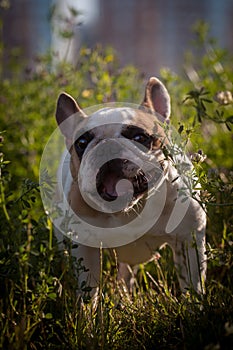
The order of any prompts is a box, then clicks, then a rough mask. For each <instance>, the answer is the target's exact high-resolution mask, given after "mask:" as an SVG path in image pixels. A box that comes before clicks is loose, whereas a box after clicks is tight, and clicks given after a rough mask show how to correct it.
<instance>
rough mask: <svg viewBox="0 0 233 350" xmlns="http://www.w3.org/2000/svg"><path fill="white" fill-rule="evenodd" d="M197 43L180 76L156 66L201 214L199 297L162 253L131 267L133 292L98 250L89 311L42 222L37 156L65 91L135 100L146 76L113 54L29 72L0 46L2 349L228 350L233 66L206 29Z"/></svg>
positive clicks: (68, 260) (41, 64) (97, 51)
mask: <svg viewBox="0 0 233 350" xmlns="http://www.w3.org/2000/svg"><path fill="white" fill-rule="evenodd" d="M195 35H196V41H195V45H196V46H195V54H194V55H193V54H191V53H187V55H186V57H185V58H184V63H183V64H182V65H181V67H183V70H182V72H181V73H180V74H179V75H178V74H175V73H173V72H171V71H169V70H168V69H166V68H162V69H161V72H160V78H161V80H162V81H163V82H164V84H165V85H166V86H167V88H168V90H169V92H170V94H171V97H172V120H173V124H174V125H175V127H176V129H177V131H178V132H179V134H180V136H181V140H182V142H183V143H184V144H185V145H186V148H187V151H188V152H190V154H191V155H192V159H193V163H194V166H195V168H196V171H197V174H198V177H199V181H200V183H201V186H202V197H201V201H202V203H203V205H205V207H206V210H207V213H208V227H207V245H206V255H207V259H208V274H207V282H206V293H205V294H204V295H196V294H195V293H193V292H192V291H190V293H187V295H185V296H184V295H182V294H181V293H180V291H179V286H178V283H177V278H176V274H175V271H174V266H173V260H172V253H171V250H170V249H169V247H166V248H163V249H161V250H160V251H159V254H160V258H159V259H157V260H155V261H153V262H150V263H148V264H146V265H141V266H139V267H138V270H137V273H136V277H135V286H134V290H133V292H132V295H130V294H129V293H128V292H127V291H126V289H125V288H124V285H123V284H121V283H119V282H117V280H116V264H115V261H112V260H111V258H110V257H109V256H108V254H107V253H106V254H103V253H102V252H101V256H102V261H103V267H104V268H103V271H102V277H101V286H100V290H99V294H98V299H97V300H96V301H95V303H94V302H93V300H92V299H90V298H89V292H90V288H89V287H88V285H87V284H85V283H84V284H82V285H78V282H77V278H76V277H75V275H76V274H77V273H78V274H79V273H82V271H83V269H84V268H85V267H84V266H83V264H82V261H81V260H78V261H77V260H75V259H74V258H73V257H72V255H71V254H70V253H71V250H72V248H73V247H72V242H68V241H67V242H66V250H65V251H62V250H59V246H60V243H61V242H57V240H56V239H55V237H54V235H53V227H52V223H51V222H50V220H49V218H48V217H47V216H46V214H45V213H44V210H43V207H42V203H41V199H40V192H39V191H40V188H39V184H38V171H39V163H40V157H41V154H42V152H43V148H44V146H45V144H46V141H47V140H48V138H49V137H50V135H51V133H52V132H53V130H54V128H55V127H56V123H55V118H54V112H55V104H56V100H57V97H58V94H59V93H60V92H61V91H64V90H65V91H66V92H68V93H70V94H72V95H73V96H74V97H75V98H77V99H78V101H79V103H80V104H81V106H82V107H83V108H85V107H87V106H92V105H95V104H99V103H102V102H110V101H120V102H123V101H125V102H132V103H139V102H140V101H141V100H142V98H143V86H144V84H145V81H146V80H147V78H148V77H145V76H144V75H142V74H141V73H140V72H139V71H138V70H137V69H136V68H135V67H133V66H126V67H121V66H120V65H119V62H118V59H117V56H116V54H115V53H114V51H113V50H112V49H110V48H105V49H103V48H101V47H99V46H98V47H95V48H93V49H89V48H85V47H83V48H82V49H81V51H80V54H79V57H78V59H77V64H76V65H75V66H74V65H71V64H69V63H67V62H66V61H62V62H60V63H57V64H56V66H53V65H52V56H53V55H52V54H49V55H46V56H43V57H38V58H37V59H36V61H35V66H34V68H33V69H29V68H27V67H25V66H24V65H23V64H21V63H20V64H18V63H17V52H16V51H14V52H6V51H5V49H4V47H3V45H1V47H0V56H1V57H0V58H1V62H3V61H4V62H5V64H4V70H3V66H2V67H1V72H0V73H1V79H0V130H1V134H0V142H1V150H0V348H1V349H12V350H21V349H32V350H34V349H59V350H60V349H75V350H77V349H88V350H90V349H95V350H96V349H106V350H107V349H206V350H212V349H231V348H233V283H232V279H233V214H232V213H233V210H232V206H233V198H232V197H233V196H232V192H233V189H232V179H233V170H232V169H233V168H232V165H233V157H232V145H233V144H232V141H233V140H232V138H233V137H232V128H233V98H232V93H233V86H232V84H233V71H232V57H231V56H230V55H229V53H228V52H227V51H225V50H222V49H220V48H218V46H217V44H216V43H215V42H214V41H213V40H212V39H210V38H209V37H208V33H207V30H206V26H205V25H204V24H199V26H198V27H196V28H195ZM192 50H193V49H192ZM197 53H198V55H197ZM6 62H7V66H6ZM6 69H7V71H8V72H9V71H10V72H11V75H10V77H9V76H8V77H7V76H6V75H5V74H4V72H5V71H6ZM205 156H206V157H205ZM81 290H82V292H83V294H82V295H83V297H82V298H81V297H80V296H78V295H79V293H78V292H80V291H81Z"/></svg>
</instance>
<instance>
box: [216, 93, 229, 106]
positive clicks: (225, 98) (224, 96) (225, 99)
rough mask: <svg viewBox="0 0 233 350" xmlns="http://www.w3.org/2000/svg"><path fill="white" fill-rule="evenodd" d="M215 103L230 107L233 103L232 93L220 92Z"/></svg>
mask: <svg viewBox="0 0 233 350" xmlns="http://www.w3.org/2000/svg"><path fill="white" fill-rule="evenodd" d="M214 99H215V101H217V102H218V103H219V104H220V105H228V104H230V103H232V102H233V97H232V93H231V91H219V92H217V93H216V95H215V96H214Z"/></svg>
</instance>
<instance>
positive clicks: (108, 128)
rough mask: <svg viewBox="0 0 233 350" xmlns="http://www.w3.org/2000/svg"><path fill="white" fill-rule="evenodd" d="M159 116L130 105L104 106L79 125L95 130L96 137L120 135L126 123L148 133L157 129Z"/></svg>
mask: <svg viewBox="0 0 233 350" xmlns="http://www.w3.org/2000/svg"><path fill="white" fill-rule="evenodd" d="M156 122H157V118H156V117H155V116H154V115H152V114H150V115H149V114H148V113H145V112H143V111H141V110H139V109H138V110H137V109H133V108H130V107H118V108H103V109H101V110H99V111H97V112H95V113H93V114H92V115H90V116H89V117H88V118H86V119H85V120H84V121H83V123H81V124H80V125H77V131H78V130H80V129H83V130H87V129H88V131H91V130H92V131H93V132H94V134H95V136H96V137H101V138H108V137H118V136H119V135H120V133H121V131H122V129H123V128H124V127H125V125H135V126H137V127H139V128H141V129H143V130H145V131H146V132H147V133H148V134H152V133H155V132H156V130H157V124H156Z"/></svg>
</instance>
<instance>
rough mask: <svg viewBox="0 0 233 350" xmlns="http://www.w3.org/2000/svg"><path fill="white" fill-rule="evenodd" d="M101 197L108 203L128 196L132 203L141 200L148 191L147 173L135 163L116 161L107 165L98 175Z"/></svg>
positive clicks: (122, 160) (97, 181) (97, 185)
mask: <svg viewBox="0 0 233 350" xmlns="http://www.w3.org/2000/svg"><path fill="white" fill-rule="evenodd" d="M96 187H97V191H98V193H99V195H100V196H101V197H102V198H103V199H104V200H105V201H108V202H112V201H114V200H116V199H117V198H118V197H124V196H127V197H128V198H130V199H131V200H130V201H131V202H132V201H134V200H136V199H139V198H141V197H142V196H143V195H144V194H145V193H147V190H148V179H147V177H146V175H145V173H144V172H143V171H142V170H141V169H140V168H139V167H138V166H137V165H136V164H134V163H133V162H131V161H128V160H126V159H114V160H111V161H108V162H107V163H105V164H104V165H103V166H102V167H101V168H100V170H99V171H98V173H97V176H96Z"/></svg>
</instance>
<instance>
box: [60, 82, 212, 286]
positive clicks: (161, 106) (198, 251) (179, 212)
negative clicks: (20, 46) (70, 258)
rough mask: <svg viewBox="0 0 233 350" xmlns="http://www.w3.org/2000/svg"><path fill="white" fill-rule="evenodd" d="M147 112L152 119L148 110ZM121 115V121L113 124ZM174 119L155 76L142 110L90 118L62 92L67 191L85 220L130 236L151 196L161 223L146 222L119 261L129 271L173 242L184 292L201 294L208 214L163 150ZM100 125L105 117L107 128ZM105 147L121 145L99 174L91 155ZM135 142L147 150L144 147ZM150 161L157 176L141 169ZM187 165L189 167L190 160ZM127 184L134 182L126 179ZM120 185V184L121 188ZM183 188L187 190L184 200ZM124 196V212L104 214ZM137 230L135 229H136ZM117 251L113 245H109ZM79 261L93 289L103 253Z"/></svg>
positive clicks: (82, 250) (87, 251)
mask: <svg viewBox="0 0 233 350" xmlns="http://www.w3.org/2000/svg"><path fill="white" fill-rule="evenodd" d="M142 107H143V108H146V109H147V111H148V110H149V111H150V112H151V114H148V112H147V113H146V112H145V111H143V110H142ZM156 112H157V113H159V118H160V120H159V121H158V123H155V121H154V117H153V115H154V114H155V113H156ZM75 113H76V114H77V113H79V118H72V119H71V122H70V123H67V124H66V126H65V127H64V122H65V121H66V120H68V118H70V116H72V115H75ZM116 115H117V118H118V120H122V123H116V122H115V121H116V119H115V117H116ZM169 115H170V98H169V95H168V93H167V90H166V89H165V87H164V86H163V84H162V83H161V82H160V81H159V80H158V79H156V78H151V79H150V81H149V82H148V84H147V87H146V93H145V98H144V101H143V103H142V105H141V106H140V108H139V109H138V110H135V109H134V108H130V107H127V108H116V109H111V108H108V109H102V110H100V111H98V112H96V113H95V114H94V115H92V116H90V117H89V118H87V117H86V116H85V115H84V113H83V112H82V111H81V109H80V108H79V106H78V105H77V104H76V102H75V101H74V100H73V99H72V98H71V97H70V96H69V95H67V94H61V95H60V97H59V100H58V104H57V112H56V118H57V122H58V124H59V126H60V128H61V131H62V133H63V135H64V136H65V139H66V144H67V148H68V150H69V154H70V155H69V156H68V157H67V159H66V162H65V163H64V166H63V171H62V172H63V174H65V176H64V177H65V178H64V179H63V181H64V182H65V185H64V186H63V187H64V189H65V192H67V193H65V196H66V197H67V199H68V202H69V205H70V207H71V208H72V210H73V212H75V213H77V215H78V216H79V217H80V218H82V219H83V220H86V221H87V222H88V223H89V224H91V225H96V226H98V227H103V229H106V230H107V229H108V228H109V229H110V228H112V227H114V228H116V227H120V226H123V225H125V227H126V235H127V227H128V226H127V225H130V223H131V222H133V221H134V220H135V219H136V218H137V216H138V215H141V213H143V210H144V209H143V208H145V206H146V203H147V201H148V198H149V197H150V201H151V202H150V203H151V204H150V211H149V212H150V216H151V217H152V219H153V218H156V219H154V221H153V220H152V223H151V224H150V225H149V226H148V227H147V228H145V227H144V226H143V225H142V230H143V231H144V232H145V234H143V235H140V236H137V237H136V239H135V240H132V239H131V240H129V242H127V243H124V244H123V245H120V244H117V246H116V247H115V251H116V256H117V260H118V261H119V262H121V263H126V264H129V265H131V266H133V265H136V264H138V263H142V262H146V261H149V260H150V259H151V258H153V254H154V252H155V250H156V249H157V248H159V247H160V246H161V245H163V244H164V243H168V244H169V245H170V246H171V247H172V250H173V254H174V261H175V264H176V267H177V272H178V276H179V281H180V286H181V289H182V290H183V291H184V290H185V289H186V288H194V289H195V290H196V291H197V292H202V291H203V288H202V287H203V281H204V279H205V273H206V262H205V255H204V253H205V226H206V216H205V213H204V211H203V209H202V208H201V206H200V205H199V203H198V202H197V201H196V200H194V199H193V198H191V196H190V193H189V189H187V184H185V181H184V180H183V179H182V176H180V174H179V173H178V171H177V169H176V168H175V167H174V166H173V164H172V161H171V159H170V160H169V158H167V157H165V156H164V152H163V150H162V148H163V147H166V144H168V140H167V137H166V135H165V133H164V129H163V128H162V126H161V122H162V123H163V122H168V119H169ZM80 118H81V119H80ZM99 118H102V119H99ZM105 119H106V122H105ZM80 120H81V121H80ZM98 120H101V125H100V124H99V121H98ZM102 120H103V123H102ZM83 125H85V127H87V126H88V128H87V130H88V131H87V132H85V133H84V134H81V136H80V133H79V137H78V139H75V137H76V136H75V135H76V134H77V131H80V130H81V129H82V128H83ZM84 129H85V128H84ZM110 140H111V142H110ZM125 140H126V141H125ZM106 142H110V143H109V145H110V146H109V147H110V148H112V146H114V147H116V150H117V151H116V152H117V157H113V158H112V159H111V160H108V159H107V158H106V161H105V162H104V163H105V164H104V165H103V166H101V167H99V169H97V170H98V171H96V169H93V168H95V167H96V159H95V156H96V155H95V153H92V152H93V150H94V149H95V148H96V147H97V146H98V145H100V144H103V145H105V144H106ZM119 142H123V144H124V142H126V144H125V146H123V147H122V145H120V146H119ZM127 142H131V143H133V145H130V144H129V143H128V144H127ZM135 143H136V144H139V145H140V147H142V149H138V148H137V146H135ZM127 145H129V147H128V146H127ZM118 146H119V147H120V148H119V149H118V148H117V147H118ZM151 157H153V158H154V159H156V162H157V164H158V167H157V168H156V169H157V170H156V171H154V170H153V169H152V170H148V171H147V170H145V169H144V168H143V164H145V163H146V162H148V163H149V160H150V159H151ZM114 158H116V159H114ZM134 159H135V161H134ZM185 162H186V163H187V164H188V166H189V167H191V163H189V161H187V159H186V158H185ZM140 164H141V165H140ZM80 173H81V176H80ZM92 173H93V174H95V178H96V184H93V183H92V181H91V179H92V178H93V177H91V175H90V174H92ZM158 173H159V174H162V175H163V179H162V181H157V178H156V181H157V182H156V181H155V180H154V182H156V186H157V187H156V189H154V187H155V185H154V183H153V179H154V178H155V177H156V176H157V177H158ZM93 176H94V175H93ZM78 177H80V180H79V181H78ZM152 178H153V179H152ZM124 179H127V180H128V182H127V183H126V182H124V181H123V182H122V180H124ZM151 179H152V180H151ZM118 183H121V185H119V186H118ZM158 183H159V184H158ZM130 184H131V185H130ZM117 186H118V187H117ZM80 187H81V188H80ZM153 189H154V190H153ZM181 189H183V192H182V195H179V191H180V190H181ZM94 190H95V191H96V190H97V191H98V194H99V196H100V197H101V199H102V200H103V202H104V203H106V205H105V204H104V205H103V207H102V208H100V210H98V203H97V202H96V199H95V198H94V197H93V195H89V194H90V193H92V192H93V191H94ZM86 194H88V195H87V197H88V198H86ZM126 194H127V195H129V194H130V195H131V199H130V201H128V202H127V205H125V207H124V208H122V209H121V210H119V211H118V210H115V211H112V212H111V211H108V210H107V209H106V208H108V206H110V205H111V204H112V203H114V201H115V200H116V199H119V198H120V199H122V201H123V199H124V196H125V195H126ZM148 194H149V195H148ZM164 194H165V196H164ZM127 198H128V197H127ZM86 199H88V200H89V201H90V202H88V200H86ZM92 204H93V205H92ZM96 205H97V208H96ZM105 209H106V210H105ZM134 229H135V230H136V226H135V227H134ZM113 247H114V245H113V246H112V247H111V248H113ZM77 256H78V257H82V258H83V259H84V265H85V267H86V268H87V269H88V270H89V271H88V272H87V275H86V276H83V277H84V278H89V281H90V284H91V285H92V286H97V285H98V281H99V274H100V254H99V249H98V248H96V247H92V246H88V245H86V246H85V245H80V246H79V247H78V249H77ZM119 272H120V274H122V277H124V278H126V279H127V278H128V276H126V275H125V272H126V269H125V268H124V265H123V264H121V265H120V268H119Z"/></svg>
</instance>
